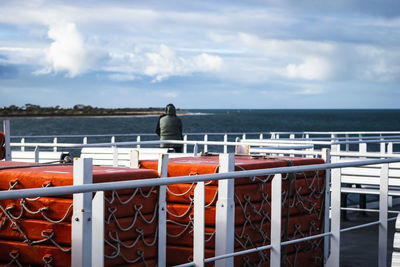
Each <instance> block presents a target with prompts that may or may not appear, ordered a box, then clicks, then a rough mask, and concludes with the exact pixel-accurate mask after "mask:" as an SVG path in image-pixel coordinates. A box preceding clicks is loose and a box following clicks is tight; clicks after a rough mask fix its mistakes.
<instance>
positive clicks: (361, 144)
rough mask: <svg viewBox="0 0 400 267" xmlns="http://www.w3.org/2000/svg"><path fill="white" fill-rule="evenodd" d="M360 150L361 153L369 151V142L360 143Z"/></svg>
mask: <svg viewBox="0 0 400 267" xmlns="http://www.w3.org/2000/svg"><path fill="white" fill-rule="evenodd" d="M359 151H360V153H367V143H360V144H359Z"/></svg>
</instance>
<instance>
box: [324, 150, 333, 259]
mask: <svg viewBox="0 0 400 267" xmlns="http://www.w3.org/2000/svg"><path fill="white" fill-rule="evenodd" d="M322 158H323V159H324V160H325V163H327V164H329V163H331V151H330V149H329V148H323V149H322ZM330 207H331V169H326V170H325V214H324V216H325V218H324V232H325V233H328V232H330V227H329V226H330V224H329V222H330V221H329V214H330ZM328 257H329V236H325V237H324V263H326V261H327V260H328Z"/></svg>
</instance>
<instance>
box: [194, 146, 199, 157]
mask: <svg viewBox="0 0 400 267" xmlns="http://www.w3.org/2000/svg"><path fill="white" fill-rule="evenodd" d="M198 150H199V145H198V144H197V143H195V144H194V146H193V156H194V157H197V153H198Z"/></svg>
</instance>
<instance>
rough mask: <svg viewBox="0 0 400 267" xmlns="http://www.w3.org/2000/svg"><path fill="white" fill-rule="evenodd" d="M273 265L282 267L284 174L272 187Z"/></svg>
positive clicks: (278, 175) (274, 180) (275, 178)
mask: <svg viewBox="0 0 400 267" xmlns="http://www.w3.org/2000/svg"><path fill="white" fill-rule="evenodd" d="M271 189H272V193H271V245H272V248H271V264H270V266H274V267H275V266H281V238H282V237H281V227H282V222H281V218H282V174H280V173H279V174H276V175H275V176H274V178H273V179H272V185H271Z"/></svg>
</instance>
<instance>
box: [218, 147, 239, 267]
mask: <svg viewBox="0 0 400 267" xmlns="http://www.w3.org/2000/svg"><path fill="white" fill-rule="evenodd" d="M233 171H235V155H234V154H220V155H219V172H220V173H225V172H233ZM234 185H235V181H234V179H224V180H219V181H218V201H217V210H216V213H215V224H216V225H215V232H216V233H215V256H220V255H224V254H226V253H232V252H234V242H235V201H234V190H235V187H234ZM215 266H216V267H221V266H234V260H233V258H227V259H223V260H218V261H216V262H215Z"/></svg>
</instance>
